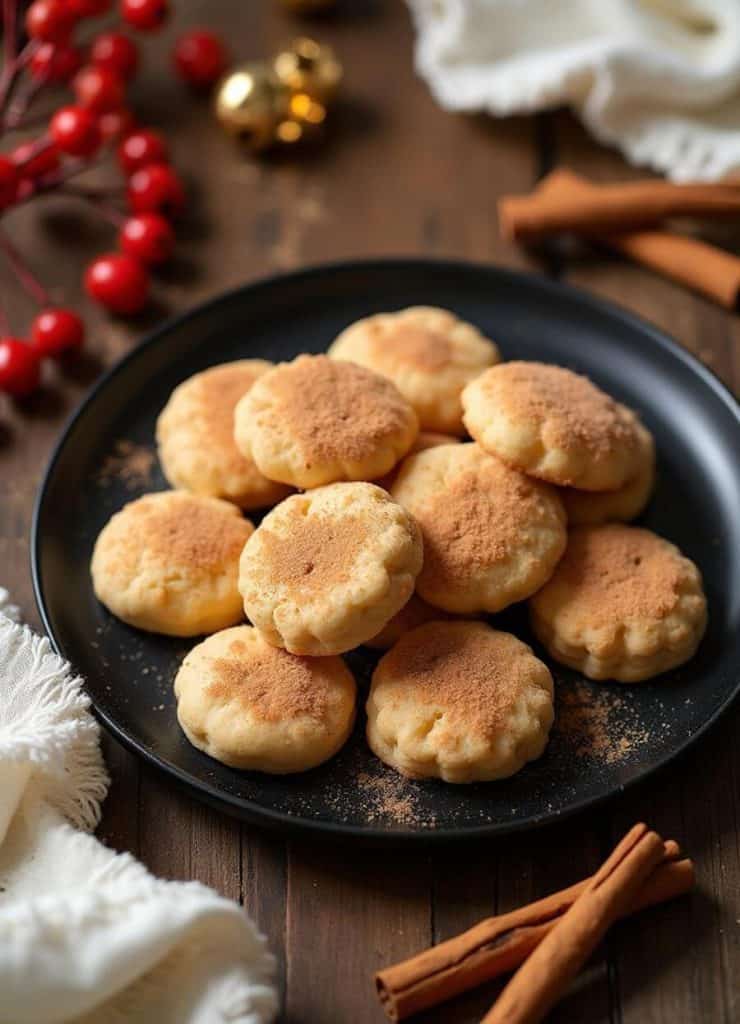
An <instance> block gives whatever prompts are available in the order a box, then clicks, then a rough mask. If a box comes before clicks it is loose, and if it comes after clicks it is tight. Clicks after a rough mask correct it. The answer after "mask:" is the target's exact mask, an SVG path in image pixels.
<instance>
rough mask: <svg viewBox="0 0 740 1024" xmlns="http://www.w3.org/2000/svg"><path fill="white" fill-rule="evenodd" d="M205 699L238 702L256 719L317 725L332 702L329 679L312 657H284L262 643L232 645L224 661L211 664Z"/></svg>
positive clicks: (283, 652)
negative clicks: (306, 720)
mask: <svg viewBox="0 0 740 1024" xmlns="http://www.w3.org/2000/svg"><path fill="white" fill-rule="evenodd" d="M211 673H212V681H211V682H210V683H209V685H208V690H207V692H208V695H209V696H210V697H212V698H213V699H215V700H217V701H220V702H224V703H230V702H232V701H236V702H238V703H240V704H242V705H243V706H244V707H246V708H248V709H249V711H250V713H251V714H252V715H253V716H255V717H256V718H260V719H262V720H263V721H266V722H281V721H284V720H285V719H286V718H306V717H308V718H314V719H317V720H319V721H320V720H321V719H323V718H324V716H325V715H326V713H327V710H328V707H329V703H330V698H331V691H332V686H331V678H330V677H329V676H328V675H327V673H326V671H325V669H324V666H322V665H321V664H317V662H316V660H312V659H311V658H301V657H298V656H297V655H295V654H288V653H287V652H286V651H284V650H282V649H281V648H279V647H272V646H271V645H270V644H268V643H266V642H264V641H262V642H260V643H254V644H249V645H248V644H246V643H245V642H244V641H243V640H239V639H237V640H232V641H231V643H230V644H229V647H228V650H227V653H226V655H225V656H223V657H218V658H214V659H213V660H212V662H211Z"/></svg>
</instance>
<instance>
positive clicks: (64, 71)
mask: <svg viewBox="0 0 740 1024" xmlns="http://www.w3.org/2000/svg"><path fill="white" fill-rule="evenodd" d="M81 67H82V53H81V52H80V51H79V50H78V49H77V47H76V46H71V45H70V44H69V43H42V44H41V45H40V46H39V48H38V50H36V52H35V53H34V54H33V56H32V57H31V59H30V61H29V63H28V70H29V72H30V74H31V77H32V78H35V79H36V80H37V81H44V82H68V81H69V80H70V78H72V76H73V75H75V74H76V73H77V72H78V71H79V70H80V68H81Z"/></svg>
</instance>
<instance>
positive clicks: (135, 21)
mask: <svg viewBox="0 0 740 1024" xmlns="http://www.w3.org/2000/svg"><path fill="white" fill-rule="evenodd" d="M167 14H168V4H167V0H121V17H122V18H123V20H124V21H127V22H128V23H129V25H131V26H133V28H137V29H139V31H140V32H152V31H154V30H155V29H158V28H159V27H160V25H161V24H162V23H163V22H164V20H165V18H166V17H167Z"/></svg>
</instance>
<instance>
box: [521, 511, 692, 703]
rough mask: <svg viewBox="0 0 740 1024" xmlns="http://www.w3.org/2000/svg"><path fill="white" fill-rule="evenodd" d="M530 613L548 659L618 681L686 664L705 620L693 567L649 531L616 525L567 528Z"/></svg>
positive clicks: (668, 544)
mask: <svg viewBox="0 0 740 1024" xmlns="http://www.w3.org/2000/svg"><path fill="white" fill-rule="evenodd" d="M530 610H531V620H532V626H533V628H534V631H535V633H536V634H537V636H538V637H539V639H540V640H541V641H542V643H543V644H544V645H545V647H546V648H547V649H548V651H549V652H550V654H551V655H552V657H553V658H555V660H556V661H559V662H562V663H563V664H564V665H569V666H570V667H571V668H575V669H578V670H579V671H580V672H583V674H584V675H586V676H588V677H589V678H590V679H616V680H618V681H619V682H623V683H635V682H639V681H641V680H643V679H649V678H651V677H652V676H656V675H659V674H660V673H661V672H666V671H667V670H668V669H671V668H675V667H676V666H678V665H682V664H683V663H684V662H685V661H688V659H689V658H691V657H692V655H693V654H694V652H695V651H696V648H697V647H698V645H699V642H700V640H701V638H702V636H703V634H704V629H705V627H706V622H707V602H706V598H705V596H704V591H703V588H702V580H701V574H700V572H699V570H698V569H697V567H696V566H695V565H694V563H693V562H691V561H690V560H689V559H688V558H685V557H684V556H683V555H682V554H681V552H680V551H679V550H678V548H677V547H675V545H673V544H671V543H669V542H668V541H667V540H664V539H663V538H662V537H658V536H657V535H656V534H654V533H651V532H650V531H649V530H643V529H639V528H637V527H634V526H623V525H621V524H617V523H610V524H607V525H604V526H581V527H577V528H576V529H575V530H572V531H571V533H570V535H569V539H568V547H567V550H566V552H565V555H564V556H563V558H562V560H561V562H560V564H559V565H558V567H557V569H556V570H555V572H554V574H553V576H552V577H551V579H550V581H549V582H548V583H546V584H545V586H544V587H543V588H542V590H540V592H539V593H538V594H535V596H534V597H533V598H532V600H531V602H530Z"/></svg>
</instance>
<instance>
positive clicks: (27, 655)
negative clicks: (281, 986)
mask: <svg viewBox="0 0 740 1024" xmlns="http://www.w3.org/2000/svg"><path fill="white" fill-rule="evenodd" d="M17 619H18V612H17V609H16V608H14V607H13V606H12V605H11V604H10V603H9V598H8V594H7V591H5V590H3V589H2V588H0V1024H51V1022H58V1021H74V1022H75V1024H119V1022H120V1024H123V1022H126V1024H134V1022H142V1024H144V1022H146V1024H150V1022H151V1024H153V1022H156V1024H221V1022H224V1024H225V1022H229V1024H267V1022H269V1021H271V1020H272V1019H273V1018H274V1016H275V1013H276V1009H277V997H276V994H275V989H274V986H273V984H272V976H273V969H274V967H273V958H272V956H271V954H270V953H269V952H268V951H267V948H266V945H265V940H264V938H263V937H262V936H261V935H260V934H259V932H258V931H257V929H256V927H255V925H254V924H253V922H252V921H251V920H250V919H249V918H248V917H247V915H246V914H245V913H244V911H243V910H242V909H241V908H240V907H239V906H237V904H235V903H232V902H230V901H229V900H226V899H223V898H222V897H221V896H219V895H218V894H217V893H215V892H214V891H213V890H211V889H208V888H206V887H205V886H203V885H200V884H199V883H197V882H165V881H162V880H161V879H157V878H154V877H153V876H152V875H150V874H149V872H148V871H147V870H146V869H145V868H144V867H143V866H142V865H141V864H139V863H138V862H137V861H136V860H134V858H133V857H131V856H129V855H128V854H125V853H124V854H115V853H114V852H113V851H112V850H109V849H107V848H106V847H104V846H103V845H102V844H101V843H99V842H98V841H97V840H96V839H95V838H94V837H93V836H92V835H90V833H91V832H92V830H93V829H94V828H95V826H96V824H97V822H98V819H99V817H100V805H101V802H102V800H103V798H104V797H105V794H106V791H107V788H108V777H107V775H106V771H105V767H104V765H103V760H102V757H101V754H100V746H99V732H98V726H97V724H96V722H95V721H94V720H93V718H92V716H91V715H90V712H89V701H88V699H87V697H86V696H85V695H84V693H83V692H82V689H81V680H80V679H79V678H77V677H75V676H73V674H72V672H71V670H70V667H69V665H67V664H65V663H64V662H63V661H62V660H61V658H59V657H57V655H56V654H54V652H53V651H52V650H51V647H50V646H49V642H48V641H47V640H45V639H41V637H38V636H36V635H35V634H34V633H32V632H31V630H30V629H28V628H27V627H24V626H22V625H20V624H19V623H18V621H17Z"/></svg>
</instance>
